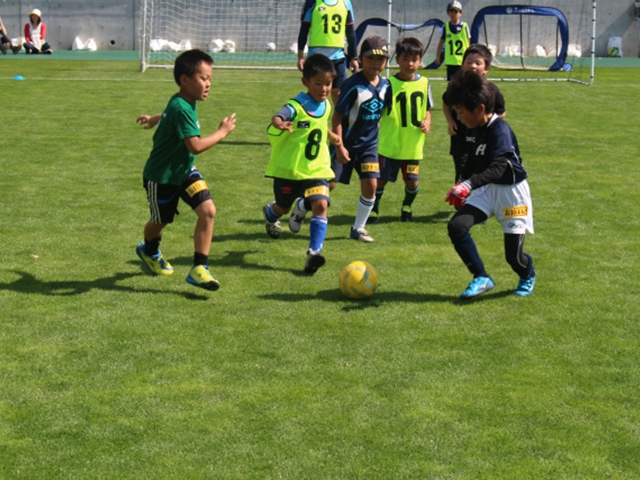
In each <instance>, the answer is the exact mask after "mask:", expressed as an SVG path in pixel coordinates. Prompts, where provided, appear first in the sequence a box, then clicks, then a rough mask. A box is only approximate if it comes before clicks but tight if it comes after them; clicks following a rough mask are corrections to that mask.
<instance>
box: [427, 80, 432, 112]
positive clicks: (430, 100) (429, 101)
mask: <svg viewBox="0 0 640 480" xmlns="http://www.w3.org/2000/svg"><path fill="white" fill-rule="evenodd" d="M432 108H433V94H432V93H431V83H429V84H428V85H427V110H431V109H432Z"/></svg>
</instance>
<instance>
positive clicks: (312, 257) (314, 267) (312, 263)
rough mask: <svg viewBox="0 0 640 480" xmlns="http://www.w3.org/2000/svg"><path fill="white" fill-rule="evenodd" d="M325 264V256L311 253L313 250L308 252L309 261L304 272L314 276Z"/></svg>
mask: <svg viewBox="0 0 640 480" xmlns="http://www.w3.org/2000/svg"><path fill="white" fill-rule="evenodd" d="M324 263H325V258H324V256H323V255H322V254H321V253H320V252H318V253H311V250H309V251H308V252H307V261H306V262H305V264H304V271H305V272H306V273H311V274H314V273H316V272H317V271H318V269H319V268H320V267H321V266H323V265H324Z"/></svg>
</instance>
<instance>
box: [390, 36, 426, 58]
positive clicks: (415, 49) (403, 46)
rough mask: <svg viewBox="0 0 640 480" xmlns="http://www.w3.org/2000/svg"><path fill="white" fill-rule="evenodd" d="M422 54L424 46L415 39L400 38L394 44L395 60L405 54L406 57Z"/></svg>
mask: <svg viewBox="0 0 640 480" xmlns="http://www.w3.org/2000/svg"><path fill="white" fill-rule="evenodd" d="M423 52H424V45H422V42H421V41H420V40H418V39H417V38H415V37H402V38H399V39H398V41H397V42H396V59H397V58H398V57H399V56H400V55H402V54H403V53H406V54H407V55H420V58H422V54H423Z"/></svg>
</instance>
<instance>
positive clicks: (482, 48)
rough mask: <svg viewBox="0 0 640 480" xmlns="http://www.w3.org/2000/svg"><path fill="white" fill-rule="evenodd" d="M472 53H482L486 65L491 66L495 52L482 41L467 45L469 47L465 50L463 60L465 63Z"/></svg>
mask: <svg viewBox="0 0 640 480" xmlns="http://www.w3.org/2000/svg"><path fill="white" fill-rule="evenodd" d="M472 54H476V55H480V56H481V57H482V58H484V66H485V67H487V68H489V67H491V61H492V60H493V54H492V53H491V50H489V48H488V47H487V46H486V45H482V44H481V43H474V44H473V45H469V47H467V49H466V50H465V51H464V56H463V57H462V62H463V63H464V61H465V60H466V59H467V57H468V56H469V55H472Z"/></svg>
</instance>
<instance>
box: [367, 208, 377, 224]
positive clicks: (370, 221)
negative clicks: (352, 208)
mask: <svg viewBox="0 0 640 480" xmlns="http://www.w3.org/2000/svg"><path fill="white" fill-rule="evenodd" d="M376 223H378V212H374V211H373V210H372V211H371V213H370V214H369V217H368V218H367V225H375V224H376Z"/></svg>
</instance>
